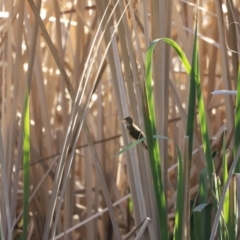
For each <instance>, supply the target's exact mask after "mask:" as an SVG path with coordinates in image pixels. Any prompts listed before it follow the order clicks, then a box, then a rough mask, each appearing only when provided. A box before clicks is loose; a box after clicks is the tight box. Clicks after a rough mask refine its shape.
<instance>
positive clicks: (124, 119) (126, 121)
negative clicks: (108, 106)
mask: <svg viewBox="0 0 240 240" xmlns="http://www.w3.org/2000/svg"><path fill="white" fill-rule="evenodd" d="M121 122H123V123H125V124H126V125H127V126H131V125H132V124H133V120H132V118H131V117H126V118H123V119H122V120H121Z"/></svg>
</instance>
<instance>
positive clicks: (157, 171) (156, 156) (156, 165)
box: [144, 39, 168, 239]
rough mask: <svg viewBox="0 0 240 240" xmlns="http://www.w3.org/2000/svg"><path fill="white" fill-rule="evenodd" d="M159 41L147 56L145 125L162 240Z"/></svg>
mask: <svg viewBox="0 0 240 240" xmlns="http://www.w3.org/2000/svg"><path fill="white" fill-rule="evenodd" d="M159 40H160V39H158V40H155V41H153V42H152V43H151V44H150V46H149V48H148V50H147V55H146V76H145V79H146V80H145V89H146V98H147V99H146V101H147V109H148V111H146V109H144V110H145V111H144V123H145V129H146V136H147V142H148V153H149V159H150V166H151V171H152V178H153V186H154V192H155V197H156V203H157V211H158V220H159V226H160V237H161V239H168V226H167V209H166V199H165V194H164V188H163V179H162V172H161V164H160V161H161V160H160V151H159V147H158V141H157V139H153V135H156V120H155V107H154V100H153V89H152V56H153V50H154V47H155V46H156V44H157V43H158V42H159Z"/></svg>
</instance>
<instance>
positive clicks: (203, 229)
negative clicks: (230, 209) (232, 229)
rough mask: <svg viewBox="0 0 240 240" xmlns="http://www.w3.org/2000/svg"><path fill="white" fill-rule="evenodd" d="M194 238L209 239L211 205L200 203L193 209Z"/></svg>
mask: <svg viewBox="0 0 240 240" xmlns="http://www.w3.org/2000/svg"><path fill="white" fill-rule="evenodd" d="M193 219H194V230H195V239H196V240H202V239H209V237H210V233H211V205H210V204H209V203H202V204H200V205H198V206H197V207H196V208H194V210H193Z"/></svg>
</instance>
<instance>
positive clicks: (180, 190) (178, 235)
mask: <svg viewBox="0 0 240 240" xmlns="http://www.w3.org/2000/svg"><path fill="white" fill-rule="evenodd" d="M176 149H177V156H178V171H177V202H176V213H175V226H174V234H173V239H174V240H181V239H182V236H183V227H184V225H183V219H184V216H183V214H184V207H183V206H184V175H183V173H184V171H183V160H182V155H181V152H180V150H179V148H178V147H176Z"/></svg>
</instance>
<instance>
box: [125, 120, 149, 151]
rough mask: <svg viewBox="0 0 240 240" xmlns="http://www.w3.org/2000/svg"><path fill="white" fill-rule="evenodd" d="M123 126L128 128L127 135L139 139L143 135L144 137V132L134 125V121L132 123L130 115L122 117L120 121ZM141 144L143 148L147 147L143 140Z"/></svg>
mask: <svg viewBox="0 0 240 240" xmlns="http://www.w3.org/2000/svg"><path fill="white" fill-rule="evenodd" d="M121 122H123V123H124V124H125V126H126V127H127V129H128V132H129V135H130V136H131V137H132V138H133V139H136V140H138V139H141V138H143V137H145V135H144V133H143V132H142V130H141V129H140V128H139V127H138V126H136V125H135V124H134V123H133V120H132V118H131V117H126V118H124V119H122V121H121ZM142 146H143V147H144V148H145V149H148V147H147V144H146V143H145V142H142Z"/></svg>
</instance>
